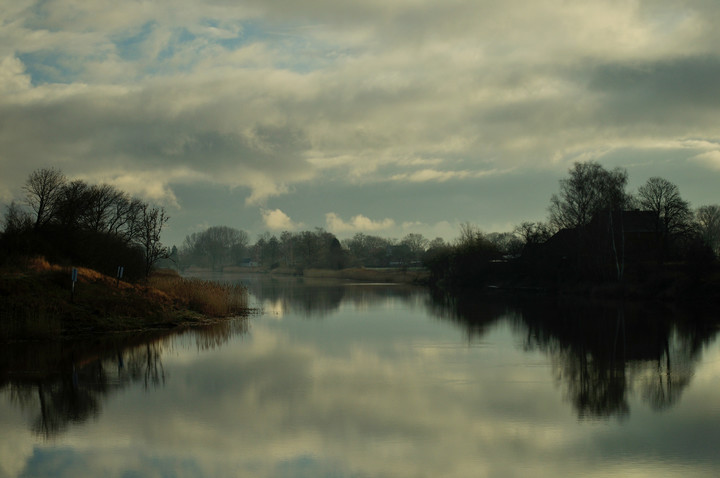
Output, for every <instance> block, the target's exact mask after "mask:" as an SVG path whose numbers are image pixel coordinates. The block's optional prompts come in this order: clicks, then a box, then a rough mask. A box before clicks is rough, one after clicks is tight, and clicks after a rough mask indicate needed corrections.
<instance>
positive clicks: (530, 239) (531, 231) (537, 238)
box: [513, 221, 553, 245]
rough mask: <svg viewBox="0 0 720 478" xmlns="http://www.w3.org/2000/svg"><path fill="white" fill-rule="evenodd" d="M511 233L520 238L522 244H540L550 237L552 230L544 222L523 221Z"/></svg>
mask: <svg viewBox="0 0 720 478" xmlns="http://www.w3.org/2000/svg"><path fill="white" fill-rule="evenodd" d="M513 233H514V234H516V235H518V236H520V239H521V240H522V242H523V244H525V245H528V244H541V243H543V242H545V241H547V240H548V239H550V236H552V234H553V233H552V229H551V228H550V226H549V225H548V224H546V223H544V222H529V221H525V222H523V223H521V224H519V225H518V226H516V227H515V229H514V230H513Z"/></svg>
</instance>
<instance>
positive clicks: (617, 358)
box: [430, 294, 717, 418]
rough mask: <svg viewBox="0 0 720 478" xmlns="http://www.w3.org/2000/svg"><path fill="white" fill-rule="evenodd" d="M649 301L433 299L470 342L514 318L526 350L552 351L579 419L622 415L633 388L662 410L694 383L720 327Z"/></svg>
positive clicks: (558, 375) (432, 305)
mask: <svg viewBox="0 0 720 478" xmlns="http://www.w3.org/2000/svg"><path fill="white" fill-rule="evenodd" d="M649 307H650V305H649V304H646V303H643V304H621V303H616V304H606V303H605V304H603V303H589V302H572V303H567V302H566V303H556V302H551V301H548V300H540V299H527V298H526V299H523V300H518V301H516V302H514V303H511V302H509V301H508V300H507V298H501V297H479V296H446V295H442V294H437V295H433V296H432V298H431V303H430V308H431V310H433V312H434V313H435V314H437V315H438V316H440V317H443V318H447V319H450V320H452V321H454V322H456V323H458V324H461V325H462V327H464V328H465V330H466V333H467V335H468V338H469V340H472V339H473V338H475V339H478V340H479V339H480V338H481V337H482V335H483V334H484V332H485V331H486V330H487V328H488V327H489V326H490V325H492V324H493V323H495V322H496V321H498V320H501V319H503V320H505V319H507V320H511V321H512V323H513V325H514V326H515V327H516V329H517V331H518V332H519V333H520V334H522V336H524V337H525V339H524V349H525V350H526V351H533V350H539V351H541V352H543V353H545V354H547V355H548V356H549V358H550V360H551V363H552V368H553V374H554V376H555V379H556V380H557V381H558V383H561V384H562V385H563V386H564V387H565V389H566V397H567V399H568V401H569V402H570V403H572V405H573V407H574V408H575V410H576V411H577V413H578V416H579V417H580V418H603V417H610V416H617V417H623V416H625V415H627V414H628V413H629V411H630V410H629V406H628V397H629V395H630V394H632V393H639V394H640V396H641V397H642V398H643V400H644V401H645V402H647V403H648V404H649V405H650V406H651V407H652V408H653V409H655V410H661V409H665V408H668V407H670V406H672V405H673V404H675V403H676V402H677V401H678V400H679V398H680V396H681V394H682V392H683V390H684V389H685V388H686V387H687V386H688V384H689V383H690V379H691V377H692V375H693V368H694V364H695V363H696V361H697V360H698V358H699V355H700V352H701V351H702V348H703V346H705V345H707V344H708V343H710V342H711V341H712V340H713V339H714V337H715V335H716V333H717V327H716V325H715V324H716V323H717V322H716V321H717V319H715V318H714V317H712V316H711V315H710V314H709V313H704V314H703V313H698V312H697V311H695V312H693V313H686V312H682V311H679V310H669V309H666V308H663V307H661V306H657V305H655V306H654V307H653V308H649Z"/></svg>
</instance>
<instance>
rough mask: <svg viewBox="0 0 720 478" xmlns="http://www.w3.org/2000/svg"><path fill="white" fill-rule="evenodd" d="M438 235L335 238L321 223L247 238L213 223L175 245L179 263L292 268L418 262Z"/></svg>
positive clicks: (437, 243) (441, 243) (439, 242)
mask: <svg viewBox="0 0 720 478" xmlns="http://www.w3.org/2000/svg"><path fill="white" fill-rule="evenodd" d="M444 246H445V242H444V241H443V240H442V239H441V238H437V239H435V240H433V241H429V240H428V239H426V238H425V237H423V236H422V235H421V234H408V235H406V236H405V237H404V238H403V239H401V240H395V239H385V238H382V237H378V236H372V235H367V234H362V233H358V234H355V236H353V237H352V238H351V239H347V240H345V241H342V242H341V241H340V240H339V239H338V238H337V237H336V236H335V235H334V234H332V233H330V232H327V231H325V230H323V229H320V228H318V229H315V230H314V231H301V232H290V231H284V232H282V233H281V234H280V235H279V236H276V235H271V234H270V233H265V234H263V235H261V236H260V237H259V238H258V239H257V241H256V242H255V243H254V244H250V242H249V236H248V234H247V233H246V232H245V231H242V230H238V229H234V228H231V227H227V226H215V227H211V228H209V229H206V230H205V231H202V232H198V233H194V234H191V235H188V236H187V237H186V238H185V241H184V242H183V244H182V247H181V248H180V250H179V251H177V256H178V263H179V264H180V266H181V267H189V266H200V267H207V268H212V269H213V270H221V269H222V268H224V267H227V266H247V267H262V268H266V269H275V268H278V267H282V268H290V269H296V270H302V269H309V268H320V269H343V268H346V267H358V266H364V267H412V266H421V265H422V262H423V260H424V258H425V254H426V252H427V251H428V250H430V249H433V248H438V247H444Z"/></svg>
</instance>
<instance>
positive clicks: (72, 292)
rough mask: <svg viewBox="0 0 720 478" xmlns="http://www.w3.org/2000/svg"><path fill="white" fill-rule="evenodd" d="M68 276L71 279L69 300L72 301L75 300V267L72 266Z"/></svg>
mask: <svg viewBox="0 0 720 478" xmlns="http://www.w3.org/2000/svg"><path fill="white" fill-rule="evenodd" d="M70 277H71V280H72V288H71V289H70V302H71V303H74V302H75V283H76V282H77V277H78V273H77V269H76V268H75V267H73V269H72V274H71V276H70Z"/></svg>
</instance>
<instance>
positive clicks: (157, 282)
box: [148, 271, 248, 317]
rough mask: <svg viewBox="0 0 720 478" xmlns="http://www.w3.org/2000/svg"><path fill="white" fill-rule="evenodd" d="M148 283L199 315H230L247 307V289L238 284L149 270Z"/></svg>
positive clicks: (245, 310) (236, 313)
mask: <svg viewBox="0 0 720 478" xmlns="http://www.w3.org/2000/svg"><path fill="white" fill-rule="evenodd" d="M148 285H149V286H151V287H153V288H155V289H158V290H159V291H162V292H164V293H166V294H167V295H168V296H170V297H171V298H173V299H174V300H176V301H178V302H179V303H180V304H182V305H184V306H185V307H187V308H189V309H191V310H194V311H196V312H199V313H201V314H203V315H208V316H211V317H230V316H234V315H242V314H245V313H247V310H248V302H247V289H246V288H245V287H243V286H241V285H236V284H220V283H218V282H211V281H206V280H201V279H195V278H192V279H189V278H185V277H180V276H179V275H178V274H177V273H174V272H168V271H158V273H155V274H153V275H152V276H151V277H150V279H149V281H148Z"/></svg>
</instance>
